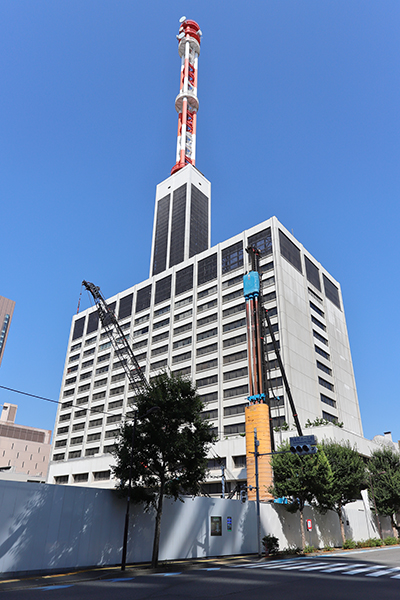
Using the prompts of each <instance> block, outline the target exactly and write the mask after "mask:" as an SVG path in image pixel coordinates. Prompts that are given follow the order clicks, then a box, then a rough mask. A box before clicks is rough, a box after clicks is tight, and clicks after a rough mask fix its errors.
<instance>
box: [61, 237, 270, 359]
mask: <svg viewBox="0 0 400 600" xmlns="http://www.w3.org/2000/svg"><path fill="white" fill-rule="evenodd" d="M248 244H249V245H253V246H256V247H257V248H258V249H259V250H260V252H261V254H262V255H263V256H267V255H269V254H271V253H272V241H271V228H267V229H266V230H264V231H261V232H259V233H257V234H255V235H253V236H250V237H249V239H248ZM171 251H172V250H171ZM269 265H270V268H272V263H270V264H269ZM193 267H194V265H189V266H187V267H185V268H184V269H181V270H180V271H177V272H176V274H175V293H176V295H178V294H182V293H184V292H187V291H190V290H191V289H193V272H194V269H193ZM241 267H243V242H241V241H240V242H236V243H235V244H232V245H231V246H229V247H228V248H224V249H222V252H221V269H222V273H223V274H226V273H229V272H230V271H233V270H236V269H238V268H241ZM266 270H268V269H266ZM216 277H217V254H216V253H215V254H213V255H212V256H208V257H206V258H204V259H202V260H200V261H198V281H197V284H198V285H202V284H204V283H207V282H208V281H211V280H212V279H216ZM240 281H241V276H237V277H234V278H233V280H228V282H224V283H223V288H226V287H230V285H235V284H236V283H240ZM171 288H172V275H167V276H166V277H164V278H162V279H159V280H158V281H156V283H155V292H154V304H155V305H157V304H159V303H161V302H164V301H166V300H169V299H170V298H171ZM215 288H216V286H215ZM207 291H209V290H207ZM215 291H216V289H215ZM200 293H203V295H202V296H200ZM205 295H206V294H204V291H202V292H199V294H198V298H200V297H205ZM207 295H208V294H207ZM151 296H152V284H149V285H147V286H145V287H143V288H141V289H139V290H138V291H137V294H136V308H135V314H137V313H139V312H141V311H143V310H145V309H146V308H150V304H151ZM108 308H109V309H110V310H111V311H113V312H114V311H115V310H116V302H112V303H110V304H109V305H108ZM132 308H133V293H130V294H127V295H126V296H124V297H123V298H121V299H120V300H119V306H118V314H117V313H116V314H117V318H118V320H123V319H126V318H127V317H129V316H131V314H132ZM85 322H86V316H83V317H80V318H78V319H76V321H75V323H74V330H73V334H72V340H73V341H75V340H77V339H79V338H81V337H82V336H83V334H84V329H85ZM98 326H99V317H98V312H97V310H94V311H93V312H91V313H89V315H88V317H87V326H86V335H88V334H90V333H93V332H94V331H97V330H98ZM76 346H77V344H74V345H73V346H72V347H76ZM71 351H72V348H71Z"/></svg>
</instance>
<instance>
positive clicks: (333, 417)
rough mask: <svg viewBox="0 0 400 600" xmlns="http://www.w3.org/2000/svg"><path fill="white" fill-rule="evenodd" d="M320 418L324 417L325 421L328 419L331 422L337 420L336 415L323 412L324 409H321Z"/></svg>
mask: <svg viewBox="0 0 400 600" xmlns="http://www.w3.org/2000/svg"><path fill="white" fill-rule="evenodd" d="M322 418H323V419H325V421H330V422H331V423H337V422H338V418H337V417H335V416H334V415H331V413H328V412H325V411H324V410H323V411H322Z"/></svg>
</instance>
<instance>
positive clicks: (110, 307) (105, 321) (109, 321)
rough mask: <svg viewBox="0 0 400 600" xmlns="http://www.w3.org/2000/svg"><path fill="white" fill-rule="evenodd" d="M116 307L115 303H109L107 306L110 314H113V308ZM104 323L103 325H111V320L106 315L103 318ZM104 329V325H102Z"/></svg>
mask: <svg viewBox="0 0 400 600" xmlns="http://www.w3.org/2000/svg"><path fill="white" fill-rule="evenodd" d="M116 306H117V303H116V302H110V304H107V307H108V310H109V312H110V313H114V312H115V307H116ZM104 323H105V325H108V324H109V323H111V318H110V317H109V316H108V315H105V317H104ZM103 327H104V324H103Z"/></svg>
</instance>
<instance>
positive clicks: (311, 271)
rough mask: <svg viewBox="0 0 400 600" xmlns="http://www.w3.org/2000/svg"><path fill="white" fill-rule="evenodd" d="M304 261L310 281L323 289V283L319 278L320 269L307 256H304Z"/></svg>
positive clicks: (319, 288) (318, 288)
mask: <svg viewBox="0 0 400 600" xmlns="http://www.w3.org/2000/svg"><path fill="white" fill-rule="evenodd" d="M304 263H305V265H306V275H307V279H308V281H309V282H310V283H312V284H313V285H314V286H315V287H316V288H317V290H319V291H321V283H320V279H319V269H318V267H316V266H315V265H314V263H312V262H311V260H310V259H309V258H307V256H305V257H304Z"/></svg>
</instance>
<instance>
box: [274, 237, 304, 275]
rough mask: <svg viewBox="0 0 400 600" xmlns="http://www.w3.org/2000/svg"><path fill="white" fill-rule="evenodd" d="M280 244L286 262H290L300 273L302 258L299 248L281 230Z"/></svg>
mask: <svg viewBox="0 0 400 600" xmlns="http://www.w3.org/2000/svg"><path fill="white" fill-rule="evenodd" d="M279 244H280V247H281V254H282V256H283V257H284V258H286V260H288V261H289V262H290V264H291V265H293V266H294V267H295V268H296V269H297V270H298V271H300V273H302V272H303V271H302V270H301V257H300V250H299V248H298V247H297V246H296V245H295V244H293V242H292V241H291V240H289V238H288V237H287V236H286V235H285V234H284V233H283V232H282V231H281V230H280V229H279Z"/></svg>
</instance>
